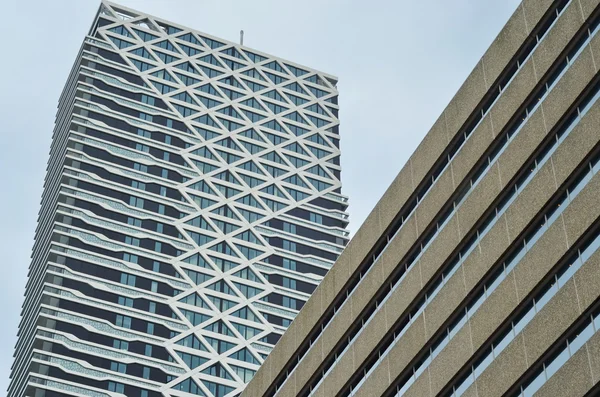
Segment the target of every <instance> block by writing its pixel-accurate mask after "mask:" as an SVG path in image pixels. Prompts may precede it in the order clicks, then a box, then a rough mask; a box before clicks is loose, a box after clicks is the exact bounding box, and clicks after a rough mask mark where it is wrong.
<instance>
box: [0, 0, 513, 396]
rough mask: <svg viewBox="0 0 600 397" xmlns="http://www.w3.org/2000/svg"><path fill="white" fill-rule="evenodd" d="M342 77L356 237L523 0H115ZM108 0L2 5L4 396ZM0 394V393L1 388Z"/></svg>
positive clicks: (0, 359) (346, 170) (0, 379)
mask: <svg viewBox="0 0 600 397" xmlns="http://www.w3.org/2000/svg"><path fill="white" fill-rule="evenodd" d="M117 2H118V3H119V4H122V5H124V6H127V7H130V8H134V9H137V10H140V11H144V12H146V13H148V14H152V15H156V16H159V17H161V18H162V19H166V20H170V21H173V22H176V23H178V24H180V25H184V26H188V27H191V28H194V29H197V30H200V31H203V32H206V33H209V34H211V35H214V36H217V37H221V38H224V39H227V40H230V41H238V40H239V31H240V29H243V30H244V32H245V35H244V44H245V45H247V46H249V47H251V48H255V49H258V50H260V51H263V52H266V53H269V54H274V55H277V56H279V57H281V58H284V59H289V60H290V61H294V62H297V63H299V64H303V65H307V66H310V67H312V68H315V69H318V70H321V71H323V72H327V73H330V74H333V75H335V76H337V77H338V78H339V84H338V89H339V91H340V99H339V103H340V108H341V109H340V120H341V126H340V134H341V150H342V183H343V187H342V193H343V194H345V195H347V196H349V198H350V207H349V212H350V229H351V231H352V232H355V231H356V230H357V229H358V228H359V226H360V225H361V224H362V222H363V221H364V219H365V217H366V216H367V215H368V214H369V212H370V211H371V209H372V208H373V207H374V206H375V204H376V203H377V201H378V200H379V198H380V197H381V196H382V194H383V193H384V192H385V190H386V188H387V187H388V185H389V184H390V183H391V181H392V180H393V178H394V177H395V176H396V175H397V173H398V172H399V171H400V169H401V168H402V167H403V166H404V164H405V162H406V161H407V160H408V158H409V157H410V155H411V154H412V152H413V151H414V150H415V148H416V147H417V145H418V144H419V142H420V141H421V140H422V139H423V137H424V136H425V134H426V133H427V131H429V128H430V127H431V126H432V125H433V123H434V121H435V120H436V119H437V118H438V116H439V115H440V114H441V112H442V111H443V109H444V108H445V107H446V105H447V104H448V102H449V101H450V99H451V98H452V97H453V96H454V94H455V93H456V91H457V90H458V88H459V87H460V86H461V84H462V82H463V81H464V80H465V79H466V77H467V76H468V75H469V73H470V72H471V70H472V69H473V67H474V66H475V65H476V64H477V61H478V60H479V59H480V58H481V56H482V55H483V54H484V52H485V50H486V49H487V48H488V47H489V45H490V44H491V43H492V41H493V40H494V38H495V37H496V36H497V34H498V33H499V32H500V30H501V28H502V26H503V25H504V24H505V23H506V21H507V20H508V18H509V17H510V15H511V14H512V13H513V12H514V10H515V9H516V7H517V5H518V3H519V1H518V0H428V1H414V0H370V1H364V0H302V1H289V0H288V1H286V0H252V1H249V0H120V1H117ZM99 4H100V3H99V0H54V1H47V0H4V1H3V5H2V11H3V18H2V24H1V25H0V37H2V38H3V40H2V42H3V45H2V56H1V57H0V58H1V60H2V61H0V76H1V77H0V104H1V106H0V119H1V120H2V125H1V126H0V138H1V140H0V148H1V149H2V151H1V155H0V178H1V182H2V183H1V185H0V186H2V189H1V190H0V192H2V194H0V208H1V209H2V211H1V212H0V250H1V252H2V256H1V257H2V259H3V260H2V262H1V263H0V269H1V270H2V273H1V276H2V288H0V302H1V303H2V309H1V311H0V313H2V319H3V322H4V326H2V327H0V390H6V388H7V387H8V376H9V371H10V366H11V365H12V361H13V358H12V355H13V349H14V345H15V342H16V333H17V326H18V322H19V315H20V311H21V304H22V303H23V293H24V288H25V282H26V275H27V269H28V267H29V261H30V256H31V248H32V246H33V234H34V231H35V227H36V219H37V214H38V211H39V206H40V197H41V194H42V188H43V181H44V175H45V170H46V163H47V161H48V153H49V149H50V142H51V137H52V129H53V126H54V117H55V113H56V106H57V103H58V98H59V96H60V94H61V91H62V88H63V86H64V83H65V81H66V78H67V76H68V74H69V72H70V70H71V66H72V64H73V61H74V60H75V56H76V55H77V52H78V50H79V48H80V46H81V43H82V40H83V38H84V36H85V35H86V34H87V32H88V31H89V28H90V26H91V23H92V19H93V17H94V16H95V14H96V11H97V8H98V6H99ZM0 394H2V391H0Z"/></svg>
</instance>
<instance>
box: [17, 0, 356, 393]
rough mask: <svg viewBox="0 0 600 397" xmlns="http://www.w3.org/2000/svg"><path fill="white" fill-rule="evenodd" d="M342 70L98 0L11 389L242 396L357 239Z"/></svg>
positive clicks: (65, 128) (74, 76) (65, 109)
mask: <svg viewBox="0 0 600 397" xmlns="http://www.w3.org/2000/svg"><path fill="white" fill-rule="evenodd" d="M336 82H337V81H336V78H335V77H333V76H330V75H327V74H323V73H320V72H317V71H315V70H312V69H310V68H307V67H304V66H299V65H296V64H294V63H291V62H287V61H284V60H281V59H279V58H276V57H273V56H270V55H267V54H263V53H260V52H258V51H255V50H249V49H247V48H246V47H243V46H240V45H237V44H234V43H230V42H226V41H224V40H221V39H217V38H214V37H211V36H209V35H206V34H204V33H199V32H197V31H193V30H190V29H187V28H184V27H182V26H178V25H176V24H173V23H169V22H165V21H162V20H160V19H158V18H154V17H152V16H149V15H146V14H143V13H140V12H137V11H133V10H129V9H126V8H124V7H121V6H117V5H115V4H111V3H102V5H101V6H100V10H99V12H98V14H97V16H96V19H95V20H94V23H93V25H92V28H91V30H90V33H89V35H88V36H87V37H86V38H85V40H84V43H83V46H82V47H81V51H80V53H79V55H78V57H77V59H76V61H75V65H74V67H73V70H72V72H71V74H70V75H69V78H68V81H67V83H66V86H65V89H64V91H63V94H62V96H61V98H60V103H59V108H58V113H57V117H56V125H55V129H54V136H53V143H52V149H51V152H50V161H49V163H48V170H47V177H46V181H45V189H44V193H43V198H42V209H41V211H40V215H39V224H38V228H37V230H36V238H35V244H34V249H33V255H32V262H31V266H30V271H29V280H28V283H27V287H26V296H25V303H24V305H23V312H22V320H21V324H20V326H19V339H18V342H17V345H16V351H15V363H14V365H13V368H12V374H11V384H10V386H9V391H8V395H9V396H11V397H17V396H18V397H21V396H36V397H42V396H43V397H51V396H52V397H54V396H61V397H62V396H92V397H104V396H111V397H112V396H121V395H125V396H128V397H155V396H156V397H158V396H163V395H164V396H184V395H188V394H192V395H201V396H214V397H221V396H234V395H238V394H239V393H240V391H241V390H242V389H243V386H244V384H245V383H246V382H247V381H248V380H249V379H250V378H251V377H252V376H253V374H254V372H255V371H256V369H257V368H258V366H259V365H260V364H261V363H262V362H263V360H264V359H265V357H266V356H267V355H268V354H269V352H270V350H271V348H272V346H273V345H274V344H275V343H276V342H277V340H278V339H279V337H280V335H281V334H282V333H283V331H284V330H285V329H286V328H287V326H288V325H289V324H290V322H291V321H292V320H293V318H294V316H295V315H296V313H297V312H298V310H299V309H300V308H301V307H302V306H303V304H304V302H305V301H306V300H307V298H308V297H309V295H310V293H311V292H312V291H313V290H314V288H315V287H316V285H317V284H318V283H319V282H320V280H321V279H322V277H323V275H324V274H325V273H326V272H327V270H328V269H329V267H330V266H331V265H332V264H333V262H334V261H335V259H336V258H337V257H338V255H339V254H340V252H341V251H342V249H343V247H344V246H345V244H346V242H347V239H348V232H347V231H346V229H345V228H346V226H347V224H348V220H347V214H346V213H345V210H346V208H347V199H346V197H344V196H342V195H341V192H340V188H341V183H340V162H339V159H340V150H339V142H340V140H339V139H340V138H339V131H338V125H339V122H338V119H337V116H338V105H337V95H338V93H337V90H336Z"/></svg>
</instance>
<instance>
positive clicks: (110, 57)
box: [83, 43, 129, 66]
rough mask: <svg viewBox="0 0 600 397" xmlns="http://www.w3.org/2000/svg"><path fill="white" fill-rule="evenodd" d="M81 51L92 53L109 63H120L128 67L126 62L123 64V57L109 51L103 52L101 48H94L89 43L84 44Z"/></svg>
mask: <svg viewBox="0 0 600 397" xmlns="http://www.w3.org/2000/svg"><path fill="white" fill-rule="evenodd" d="M83 49H84V50H86V51H90V52H94V53H96V54H98V55H100V56H101V57H102V58H104V59H107V60H109V61H113V62H116V63H120V64H121V65H125V66H129V65H127V62H125V60H124V59H123V57H122V56H121V55H119V54H117V53H116V52H112V51H109V50H105V49H103V48H99V47H95V46H93V45H91V44H89V43H86V44H85V45H84V46H83Z"/></svg>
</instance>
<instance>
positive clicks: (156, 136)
mask: <svg viewBox="0 0 600 397" xmlns="http://www.w3.org/2000/svg"><path fill="white" fill-rule="evenodd" d="M88 117H89V118H91V119H94V120H98V121H102V122H103V123H105V124H106V125H108V126H110V127H113V128H116V129H118V130H121V131H125V132H129V133H132V134H138V133H139V132H140V131H142V130H141V129H140V128H138V127H134V126H132V125H129V124H128V123H126V122H124V121H122V120H118V119H115V118H112V117H110V116H106V115H104V114H100V113H95V112H93V111H89V112H88ZM80 128H85V133H86V135H89V136H94V137H96V138H101V139H104V140H105V141H108V142H114V143H118V144H119V145H122V146H127V147H133V148H135V145H136V142H133V141H130V140H128V139H125V138H122V137H120V136H115V135H112V134H107V133H105V132H100V131H96V130H94V129H92V128H88V127H80ZM144 132H146V131H144ZM147 132H148V133H149V134H150V139H152V140H155V141H158V142H163V143H167V144H169V145H171V146H176V147H180V148H187V147H189V146H190V145H189V144H187V143H185V142H184V141H183V140H181V139H180V138H178V137H176V136H173V135H169V134H163V133H162V132H155V131H147Z"/></svg>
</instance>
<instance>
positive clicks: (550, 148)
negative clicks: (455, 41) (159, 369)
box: [242, 0, 600, 397]
mask: <svg viewBox="0 0 600 397" xmlns="http://www.w3.org/2000/svg"><path fill="white" fill-rule="evenodd" d="M599 3H600V2H599V1H598V0H554V1H551V0H525V1H523V2H522V3H521V4H520V5H519V6H518V8H517V10H516V11H515V13H514V14H513V15H512V16H511V18H510V20H509V21H508V23H507V24H506V26H505V27H504V28H503V29H502V31H501V32H500V34H499V35H498V37H497V38H496V39H495V41H494V42H493V43H492V45H491V46H490V48H489V49H488V50H487V51H486V53H485V54H484V56H483V57H482V58H481V60H480V61H479V62H478V63H477V65H476V67H475V68H474V70H473V72H472V73H471V74H470V75H469V77H468V78H467V80H466V82H465V83H464V84H463V85H462V87H461V88H460V90H459V91H458V93H457V94H456V95H455V97H454V98H453V99H452V101H451V102H450V103H449V105H448V106H447V108H446V109H445V110H444V112H443V114H442V115H441V116H440V117H439V119H438V120H437V121H436V122H435V123H434V125H433V127H432V129H431V130H430V131H429V132H428V133H427V135H426V136H425V138H424V140H423V141H422V143H421V144H420V145H419V146H418V148H417V149H416V151H415V152H414V154H413V155H412V156H411V157H410V159H409V161H408V162H407V164H406V165H405V166H404V168H403V169H402V170H401V171H400V173H399V174H398V176H397V177H396V179H395V180H394V181H393V183H392V185H391V186H390V187H389V188H388V190H387V191H386V193H385V194H384V196H383V197H382V198H381V200H380V201H379V203H378V204H377V205H376V207H375V208H374V210H373V211H372V212H371V214H370V215H369V216H368V218H367V219H366V221H365V222H364V224H363V225H362V226H361V228H360V229H359V231H358V232H357V233H356V235H355V236H354V237H353V238H352V240H351V241H350V243H349V244H348V246H347V247H346V249H345V250H344V252H343V253H342V255H341V256H340V258H339V259H338V260H337V262H336V263H335V265H334V266H333V267H332V269H331V270H330V271H329V273H328V274H327V275H326V276H325V278H324V280H323V281H322V282H321V284H320V285H319V287H318V288H317V289H316V290H315V292H314V293H313V295H312V296H311V298H310V299H309V300H308V302H307V303H306V305H305V306H304V308H303V309H302V310H301V311H300V313H299V314H298V316H297V317H296V319H295V320H294V322H293V323H292V324H291V326H290V327H289V328H288V330H287V331H286V333H285V334H284V335H283V337H282V338H281V339H280V341H279V343H278V344H277V345H276V346H275V348H274V350H273V351H272V352H271V354H270V355H269V357H268V358H267V360H266V361H265V362H264V363H263V365H262V367H261V368H260V369H259V371H258V373H257V374H256V376H255V377H254V378H253V379H252V381H251V382H250V383H249V384H248V386H247V388H246V389H245V391H244V392H243V393H242V396H243V397H272V396H301V397H306V396H320V397H332V396H336V397H341V396H411V397H412V396H415V397H416V396H418V397H428V396H431V397H433V396H440V397H458V396H463V397H466V396H469V397H476V396H478V397H495V396H498V397H500V396H534V395H535V396H548V397H550V396H551V397H557V396H573V397H574V396H598V395H600V387H599V386H598V381H599V380H600V332H598V331H600V299H599V298H600V250H599V248H600V101H599V100H598V99H599V98H600V34H599V31H600V25H599V23H600V5H599Z"/></svg>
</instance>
